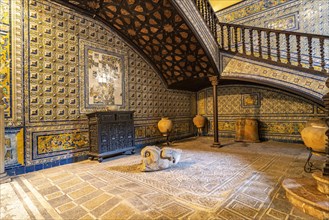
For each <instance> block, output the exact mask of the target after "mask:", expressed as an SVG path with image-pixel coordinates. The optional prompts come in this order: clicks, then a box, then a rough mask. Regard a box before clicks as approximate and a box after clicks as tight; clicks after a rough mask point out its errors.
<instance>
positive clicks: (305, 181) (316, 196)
mask: <svg viewBox="0 0 329 220" xmlns="http://www.w3.org/2000/svg"><path fill="white" fill-rule="evenodd" d="M282 186H283V188H284V189H285V190H286V196H287V198H288V199H289V201H290V202H291V204H293V205H294V206H296V207H297V208H299V209H301V210H302V211H303V212H305V213H306V214H309V215H311V216H314V217H316V218H318V219H329V199H328V196H327V195H326V194H323V193H321V192H320V191H318V190H317V184H316V181H315V180H314V179H310V178H300V179H285V180H284V181H283V183H282Z"/></svg>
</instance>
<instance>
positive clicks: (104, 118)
mask: <svg viewBox="0 0 329 220" xmlns="http://www.w3.org/2000/svg"><path fill="white" fill-rule="evenodd" d="M110 121H115V115H114V114H112V115H102V116H101V123H104V122H110Z"/></svg>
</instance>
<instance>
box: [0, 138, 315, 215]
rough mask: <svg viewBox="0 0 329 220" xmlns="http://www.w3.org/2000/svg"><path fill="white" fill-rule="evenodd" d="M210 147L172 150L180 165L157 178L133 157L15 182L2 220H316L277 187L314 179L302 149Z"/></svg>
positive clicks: (201, 143) (187, 145)
mask: <svg viewBox="0 0 329 220" xmlns="http://www.w3.org/2000/svg"><path fill="white" fill-rule="evenodd" d="M211 143H212V138H210V137H202V138H198V139H196V138H191V139H188V140H184V141H181V142H176V143H174V144H173V147H177V148H180V149H182V150H183V153H182V158H181V161H180V162H179V164H178V165H177V166H175V167H172V168H170V169H167V170H163V171H159V172H149V173H142V172H139V170H138V165H139V163H140V159H141V158H140V155H139V154H135V155H121V156H118V157H114V158H109V159H106V160H104V161H103V163H98V162H97V161H83V162H79V163H74V164H69V165H64V166H60V167H55V168H51V169H46V170H42V171H37V172H33V173H29V174H25V175H22V176H19V177H16V178H14V179H13V181H12V182H11V183H6V184H2V185H1V186H0V189H1V206H0V207H1V209H0V219H20V220H21V219H111V220H112V219H133V220H135V219H313V218H312V217H310V216H308V215H306V214H304V213H302V212H301V211H299V210H298V209H296V208H294V207H293V206H292V205H290V203H289V202H288V200H287V199H286V198H285V192H284V191H283V189H282V187H281V182H282V180H283V179H284V178H285V177H303V176H305V177H309V178H311V175H310V174H306V173H304V172H303V166H304V162H305V160H306V158H307V151H306V149H305V147H304V146H303V145H299V144H285V143H277V142H263V143H254V144H246V143H235V142H234V141H232V140H224V141H223V144H224V147H223V148H220V149H216V148H211V147H210V145H211ZM315 159H316V158H315ZM319 159H321V158H318V161H316V163H319V164H320V161H319Z"/></svg>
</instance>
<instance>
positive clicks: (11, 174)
mask: <svg viewBox="0 0 329 220" xmlns="http://www.w3.org/2000/svg"><path fill="white" fill-rule="evenodd" d="M6 172H7V174H8V175H9V176H14V175H15V169H10V170H6Z"/></svg>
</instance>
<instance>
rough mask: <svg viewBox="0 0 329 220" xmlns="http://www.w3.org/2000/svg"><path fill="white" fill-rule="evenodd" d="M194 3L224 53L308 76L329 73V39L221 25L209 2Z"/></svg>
mask: <svg viewBox="0 0 329 220" xmlns="http://www.w3.org/2000/svg"><path fill="white" fill-rule="evenodd" d="M193 1H194V2H195V5H196V7H197V8H198V10H199V12H200V14H201V15H202V17H203V19H204V21H205V23H206V25H207V26H208V28H209V30H210V31H211V33H212V34H213V36H214V37H215V39H216V40H217V42H218V44H219V47H220V49H221V50H224V51H227V52H229V53H234V54H236V55H241V56H244V57H247V58H251V59H254V60H259V61H263V62H267V63H270V64H273V65H279V66H283V67H287V68H293V69H297V70H300V71H307V72H308V73H314V74H325V73H329V49H328V48H329V36H325V35H318V34H308V33H300V32H292V31H285V30H275V29H268V28H261V27H252V26H247V25H239V24H229V23H223V22H219V20H218V18H217V16H216V13H215V11H214V10H213V8H212V7H211V5H210V3H209V0H193ZM239 48H241V49H239ZM292 48H296V49H295V50H294V51H293V50H292Z"/></svg>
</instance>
